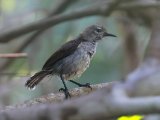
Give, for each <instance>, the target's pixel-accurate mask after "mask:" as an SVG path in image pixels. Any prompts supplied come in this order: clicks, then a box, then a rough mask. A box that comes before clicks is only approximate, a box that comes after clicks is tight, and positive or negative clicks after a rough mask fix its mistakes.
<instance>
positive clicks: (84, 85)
mask: <svg viewBox="0 0 160 120" xmlns="http://www.w3.org/2000/svg"><path fill="white" fill-rule="evenodd" d="M78 86H79V87H86V88H90V89H91V90H92V87H91V85H90V83H86V84H79V85H78Z"/></svg>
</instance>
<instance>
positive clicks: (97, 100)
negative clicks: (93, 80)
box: [0, 85, 160, 120]
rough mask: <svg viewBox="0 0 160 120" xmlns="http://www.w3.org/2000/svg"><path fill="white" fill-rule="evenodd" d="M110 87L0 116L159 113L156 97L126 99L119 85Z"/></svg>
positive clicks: (92, 117)
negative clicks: (61, 101)
mask: <svg viewBox="0 0 160 120" xmlns="http://www.w3.org/2000/svg"><path fill="white" fill-rule="evenodd" d="M111 88H112V89H111ZM111 88H110V89H109V88H103V89H101V90H98V91H96V92H94V93H92V94H90V95H87V96H84V97H81V98H79V99H72V100H69V101H65V102H63V103H59V104H41V105H40V104H39V105H33V106H32V107H28V108H19V109H17V110H7V111H3V112H1V113H0V119H3V120H21V119H22V118H23V120H28V119H29V120H39V119H42V118H43V119H45V120H98V119H101V120H105V119H108V118H116V117H119V116H122V115H132V114H150V113H159V112H160V97H148V98H146V97H145V98H132V99H130V98H127V97H126V96H125V95H124V93H123V92H124V91H123V89H121V87H120V85H114V86H112V87H111ZM117 88H118V92H117ZM115 93H116V94H115Z"/></svg>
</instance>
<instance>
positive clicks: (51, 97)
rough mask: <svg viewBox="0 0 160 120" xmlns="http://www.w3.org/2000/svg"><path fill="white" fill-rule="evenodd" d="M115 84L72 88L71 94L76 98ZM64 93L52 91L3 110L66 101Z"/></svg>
mask: <svg viewBox="0 0 160 120" xmlns="http://www.w3.org/2000/svg"><path fill="white" fill-rule="evenodd" d="M113 84H114V82H113V83H101V84H96V85H92V90H91V89H90V88H83V87H82V88H74V89H72V90H70V91H69V92H70V94H71V96H72V98H76V97H79V96H81V95H87V94H89V93H91V92H93V91H96V90H98V89H101V88H104V87H106V88H110V87H111V86H112V85H113ZM64 98H65V96H64V94H63V93H55V94H54V93H51V94H48V95H45V96H42V97H39V98H35V99H33V100H28V101H25V102H24V103H22V104H17V105H15V106H7V107H5V108H3V109H1V110H3V111H5V110H12V109H18V108H22V107H23V108H26V107H30V106H32V105H37V104H46V103H59V102H62V101H64Z"/></svg>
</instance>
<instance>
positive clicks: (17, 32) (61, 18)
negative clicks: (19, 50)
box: [0, 0, 122, 43]
mask: <svg viewBox="0 0 160 120" xmlns="http://www.w3.org/2000/svg"><path fill="white" fill-rule="evenodd" d="M117 1H118V3H119V1H122V0H115V1H114V2H112V3H110V4H108V3H107V4H102V5H101V7H99V5H98V6H95V7H93V6H91V7H90V8H86V9H83V10H81V11H75V12H73V13H68V14H63V15H56V16H54V17H51V18H48V19H45V20H40V21H39V22H34V23H31V24H30V25H26V26H23V27H19V28H16V29H13V30H10V31H8V32H5V33H1V34H0V41H1V42H2V43H3V42H6V40H7V41H10V40H11V39H14V38H16V37H20V36H22V35H24V34H27V33H30V32H33V31H35V30H38V29H47V28H49V27H52V26H54V25H57V24H60V23H62V22H66V21H69V20H75V19H79V18H83V17H86V16H93V15H106V16H108V15H109V14H110V13H111V12H113V10H114V9H113V7H114V6H115V5H116V4H117Z"/></svg>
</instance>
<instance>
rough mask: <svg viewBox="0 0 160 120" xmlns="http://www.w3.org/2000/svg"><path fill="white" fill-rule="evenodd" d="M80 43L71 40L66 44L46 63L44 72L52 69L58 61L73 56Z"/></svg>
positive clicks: (43, 68)
mask: <svg viewBox="0 0 160 120" xmlns="http://www.w3.org/2000/svg"><path fill="white" fill-rule="evenodd" d="M80 42H81V41H80V40H71V41H69V42H67V43H65V44H64V45H63V46H62V47H61V48H60V49H58V50H57V51H56V52H55V53H54V54H53V55H52V56H51V57H50V58H49V59H48V60H47V61H46V63H45V64H44V65H43V67H42V70H49V69H51V68H52V67H53V65H54V64H55V63H56V62H57V61H59V60H61V59H63V58H65V57H67V56H69V55H71V54H72V53H73V52H74V51H75V50H76V48H77V47H78V45H79V44H80Z"/></svg>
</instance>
